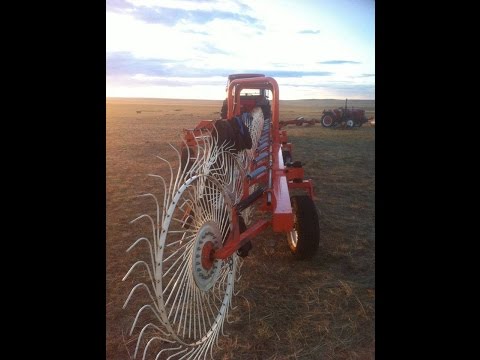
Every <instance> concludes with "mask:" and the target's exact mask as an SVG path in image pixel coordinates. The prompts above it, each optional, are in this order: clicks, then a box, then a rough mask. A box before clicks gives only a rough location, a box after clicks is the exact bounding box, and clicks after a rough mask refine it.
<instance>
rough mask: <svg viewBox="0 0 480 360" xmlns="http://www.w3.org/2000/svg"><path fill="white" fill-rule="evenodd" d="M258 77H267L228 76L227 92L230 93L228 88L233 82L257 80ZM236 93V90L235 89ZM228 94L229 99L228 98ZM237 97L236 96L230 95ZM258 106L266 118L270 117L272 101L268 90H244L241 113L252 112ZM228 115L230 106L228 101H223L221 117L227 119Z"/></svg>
mask: <svg viewBox="0 0 480 360" xmlns="http://www.w3.org/2000/svg"><path fill="white" fill-rule="evenodd" d="M257 77H265V75H264V74H232V75H229V76H228V81H227V86H226V89H225V90H226V91H227V92H228V88H229V85H230V83H231V82H232V81H233V80H237V79H246V78H257ZM233 91H235V89H233ZM228 95H229V94H227V98H228ZM230 95H232V96H234V97H235V94H230ZM256 106H260V107H261V109H262V111H263V114H264V117H265V118H267V117H270V110H271V109H270V101H269V90H267V89H258V88H257V89H242V90H241V91H240V112H241V113H245V112H251V111H252V110H253V108H255V107H256ZM227 114H228V106H227V99H225V100H224V101H223V105H222V109H221V111H220V115H221V117H222V119H225V118H226V117H227Z"/></svg>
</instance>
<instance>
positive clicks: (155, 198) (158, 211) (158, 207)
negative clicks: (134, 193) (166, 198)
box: [138, 193, 160, 249]
mask: <svg viewBox="0 0 480 360" xmlns="http://www.w3.org/2000/svg"><path fill="white" fill-rule="evenodd" d="M149 196H151V197H153V199H154V200H155V205H156V206H157V225H158V224H160V206H159V204H158V199H157V197H156V196H155V195H153V194H152V193H147V194H141V195H138V197H149ZM157 230H158V226H157ZM157 238H158V231H157ZM154 242H155V244H154V245H155V249H156V247H157V246H156V245H157V244H156V239H155V238H154Z"/></svg>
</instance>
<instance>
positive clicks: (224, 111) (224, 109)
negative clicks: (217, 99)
mask: <svg viewBox="0 0 480 360" xmlns="http://www.w3.org/2000/svg"><path fill="white" fill-rule="evenodd" d="M227 110H228V104H227V99H225V100H223V105H222V109H221V110H220V116H221V117H222V119H226V118H227Z"/></svg>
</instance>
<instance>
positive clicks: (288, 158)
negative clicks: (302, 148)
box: [282, 150, 292, 165]
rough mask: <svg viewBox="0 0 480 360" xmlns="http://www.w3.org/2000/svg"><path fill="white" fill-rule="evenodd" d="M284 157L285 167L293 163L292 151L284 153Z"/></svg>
mask: <svg viewBox="0 0 480 360" xmlns="http://www.w3.org/2000/svg"><path fill="white" fill-rule="evenodd" d="M282 156H283V165H285V164H287V163H291V162H292V153H291V152H290V151H288V150H285V151H283V152H282Z"/></svg>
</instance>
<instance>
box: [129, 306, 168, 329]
mask: <svg viewBox="0 0 480 360" xmlns="http://www.w3.org/2000/svg"><path fill="white" fill-rule="evenodd" d="M146 308H149V309H150V310H152V312H153V314H154V315H155V316H156V317H157V319H158V320H159V321H160V323H161V324H163V320H162V319H161V318H160V316H159V315H158V314H157V312H156V311H155V309H154V308H153V307H152V305H150V304H147V305H143V306H142V307H141V308H140V310H138V312H137V316H135V320H134V321H133V324H132V328H131V329H130V333H129V335H130V336H132V333H133V329H135V325H136V324H137V321H138V318H139V317H140V314H141V313H142V312H143V310H145V309H146Z"/></svg>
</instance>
